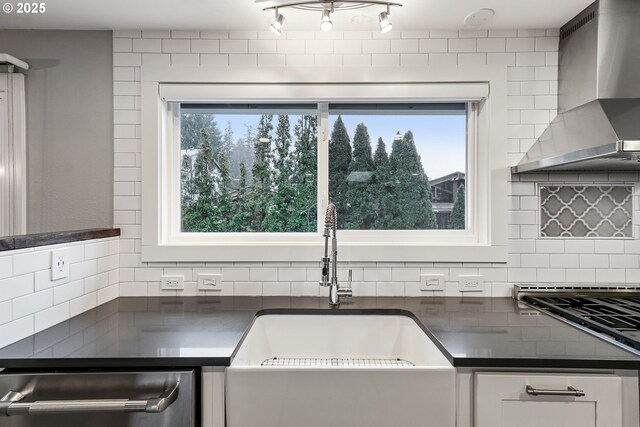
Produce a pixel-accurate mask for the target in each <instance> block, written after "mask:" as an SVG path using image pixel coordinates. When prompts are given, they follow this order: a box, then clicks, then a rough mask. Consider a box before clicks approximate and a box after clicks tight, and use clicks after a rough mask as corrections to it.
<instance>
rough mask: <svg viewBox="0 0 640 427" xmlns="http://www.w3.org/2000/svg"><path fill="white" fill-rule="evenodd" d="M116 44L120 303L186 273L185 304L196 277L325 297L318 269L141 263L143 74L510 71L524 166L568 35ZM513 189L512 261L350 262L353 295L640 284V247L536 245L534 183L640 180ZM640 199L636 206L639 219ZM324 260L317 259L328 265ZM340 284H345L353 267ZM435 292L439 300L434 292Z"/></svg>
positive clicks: (551, 97)
mask: <svg viewBox="0 0 640 427" xmlns="http://www.w3.org/2000/svg"><path fill="white" fill-rule="evenodd" d="M113 46H114V58H113V59H114V69H113V75H114V106H115V110H114V135H115V142H114V145H115V154H114V164H115V169H114V181H115V182H114V222H115V226H116V227H120V228H121V230H122V236H121V241H120V251H121V254H120V267H121V269H120V280H121V283H120V295H121V296H127V295H158V294H162V295H171V294H175V293H176V292H177V291H168V292H167V291H162V292H161V291H160V289H159V281H160V276H161V275H162V274H182V275H184V276H185V281H186V289H185V291H184V292H180V294H183V295H196V294H198V291H197V290H196V283H195V280H197V274H198V272H221V273H222V274H223V282H224V284H223V290H222V292H221V294H223V295H325V294H326V290H323V289H319V287H318V286H317V281H318V280H319V278H320V270H319V265H318V264H317V263H299V262H285V263H240V262H238V263H216V262H215V260H211V262H207V263H142V262H140V218H141V215H140V191H141V186H140V175H141V172H140V161H141V155H140V153H141V150H140V82H139V80H140V66H141V65H149V64H161V65H192V66H193V65H195V66H198V65H207V66H211V65H216V66H220V67H234V66H242V67H268V66H278V67H282V66H295V67H300V66H315V65H318V66H344V67H350V66H358V67H376V66H406V67H412V66H427V65H432V64H443V63H447V64H460V65H471V66H472V65H473V64H505V65H507V66H508V90H509V92H508V94H509V126H508V132H509V133H508V136H509V143H508V147H509V148H508V150H509V153H508V155H509V161H510V164H515V163H517V161H518V160H519V159H520V158H521V156H522V154H523V153H524V152H525V151H526V150H527V149H528V148H529V147H530V146H531V145H532V144H533V142H534V141H535V138H536V137H537V136H538V135H539V134H540V133H541V132H542V131H543V130H544V128H545V127H546V126H547V124H548V123H549V121H550V120H551V119H552V118H553V117H554V116H555V114H556V108H557V103H556V94H557V64H558V52H557V48H558V31H557V30H500V31H485V30H479V31H460V32H458V31H409V32H391V33H389V34H386V35H380V34H378V33H377V32H340V31H332V32H329V33H322V32H311V31H310V32H285V33H284V34H283V36H282V37H280V38H278V37H276V36H275V35H273V34H272V33H270V32H269V31H237V32H212V31H202V32H192V31H189V32H184V31H152V32H147V31H142V32H141V31H116V32H114V39H113ZM512 180H513V182H512V184H511V185H510V190H509V191H510V193H509V201H510V208H509V209H510V220H509V225H508V228H509V252H510V255H509V262H508V263H507V264H490V263H486V264H484V263H481V264H477V263H433V262H429V260H424V262H422V263H351V264H349V266H348V267H349V268H353V270H354V272H353V279H354V282H355V283H354V293H355V295H360V296H365V295H400V296H418V295H422V294H421V293H420V291H419V290H418V285H419V277H420V274H421V273H428V272H438V273H443V274H444V275H445V280H446V290H445V292H443V293H438V294H439V295H459V292H458V287H457V280H458V276H459V275H460V274H477V273H480V274H483V275H484V276H485V281H486V289H485V291H484V292H482V293H473V294H472V295H473V296H508V295H509V291H510V289H511V286H512V284H513V283H521V282H533V283H551V282H564V281H571V282H580V283H591V282H601V283H602V282H607V283H624V282H638V281H640V274H639V273H640V270H639V269H638V259H639V258H638V254H639V253H640V244H639V243H638V242H637V241H636V240H627V241H622V240H595V239H587V240H564V239H558V240H549V239H546V240H544V239H538V238H537V235H538V231H537V227H538V226H537V221H538V219H537V214H536V212H537V209H538V208H537V204H538V201H537V196H536V188H537V187H536V181H540V182H610V181H624V182H637V181H638V175H637V174H617V175H616V174H606V173H604V174H581V175H578V174H551V175H549V174H542V175H529V176H514V177H513V178H512ZM638 205H639V203H638V196H635V197H634V209H635V211H636V216H637V211H638ZM636 227H637V226H636ZM319 258H320V254H318V259H319ZM343 267H345V268H343V269H341V270H340V272H339V273H340V277H341V278H342V279H346V267H347V266H346V265H343ZM430 294H431V293H430Z"/></svg>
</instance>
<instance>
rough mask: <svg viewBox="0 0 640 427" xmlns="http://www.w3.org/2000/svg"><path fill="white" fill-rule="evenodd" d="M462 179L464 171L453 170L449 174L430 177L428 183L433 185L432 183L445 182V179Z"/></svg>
mask: <svg viewBox="0 0 640 427" xmlns="http://www.w3.org/2000/svg"><path fill="white" fill-rule="evenodd" d="M463 179H465V173H464V172H454V173H450V174H449V175H445V176H441V177H440V178H435V179H432V180H430V184H431V185H432V186H434V185H438V184H442V183H443V182H447V181H457V180H463Z"/></svg>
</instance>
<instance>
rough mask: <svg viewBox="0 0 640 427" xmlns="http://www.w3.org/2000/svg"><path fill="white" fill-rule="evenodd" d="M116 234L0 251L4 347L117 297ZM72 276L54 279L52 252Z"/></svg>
mask: <svg viewBox="0 0 640 427" xmlns="http://www.w3.org/2000/svg"><path fill="white" fill-rule="evenodd" d="M118 241H119V238H118V237H109V238H106V239H96V240H85V241H80V242H73V243H62V244H58V245H49V246H39V247H36V248H29V249H18V250H12V251H3V252H0V348H2V347H4V346H6V345H9V344H11V343H13V342H15V341H18V340H21V339H22V338H25V337H28V336H29V335H31V334H33V333H35V332H40V331H42V330H43V329H46V328H48V327H50V326H53V325H55V324H57V323H60V322H62V321H64V320H67V319H69V318H70V317H73V316H76V315H78V314H80V313H83V312H85V311H87V310H90V309H92V308H94V307H96V306H97V305H99V304H103V303H105V302H107V301H110V300H112V299H114V298H117V297H118V280H119V278H118V276H119V271H118V264H119V255H118V246H119V244H118ZM56 248H69V277H67V278H64V279H59V280H55V281H51V270H50V269H51V250H52V249H56Z"/></svg>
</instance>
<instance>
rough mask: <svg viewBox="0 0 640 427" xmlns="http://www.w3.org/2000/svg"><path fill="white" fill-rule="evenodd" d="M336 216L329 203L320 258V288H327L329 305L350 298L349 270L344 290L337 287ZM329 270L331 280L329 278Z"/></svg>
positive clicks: (332, 205)
mask: <svg viewBox="0 0 640 427" xmlns="http://www.w3.org/2000/svg"><path fill="white" fill-rule="evenodd" d="M337 223H338V214H337V212H336V205H334V204H333V203H329V206H327V211H326V213H325V216H324V233H323V234H322V235H323V236H324V257H322V280H321V281H320V285H321V286H325V287H327V286H328V287H329V304H331V305H338V304H340V297H350V296H352V295H353V293H352V291H351V270H349V282H348V286H347V288H346V289H340V286H339V285H338V240H337V238H336V228H337ZM330 237H331V258H329V238H330ZM329 269H331V278H329Z"/></svg>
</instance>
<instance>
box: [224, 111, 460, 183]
mask: <svg viewBox="0 0 640 427" xmlns="http://www.w3.org/2000/svg"><path fill="white" fill-rule="evenodd" d="M336 118H337V116H334V115H331V116H329V131H330V132H331V129H333V123H334V122H335V120H336ZM216 120H217V122H218V125H219V127H220V129H221V130H224V129H225V128H226V126H227V121H230V122H231V127H232V129H233V132H234V139H238V138H240V137H242V136H244V134H245V126H244V125H245V124H246V125H251V126H253V127H254V128H257V126H258V121H259V120H260V115H254V114H217V115H216ZM342 120H343V121H344V123H345V126H346V128H347V132H348V133H349V137H350V138H351V139H353V134H354V132H355V128H356V126H357V125H358V123H364V124H365V125H366V126H367V129H368V131H369V136H370V138H371V146H372V150H375V147H376V144H377V142H378V138H379V137H382V139H383V141H384V143H385V145H386V147H387V153H390V152H391V145H392V144H393V137H394V136H395V134H396V132H398V131H400V133H401V134H404V133H405V132H406V131H408V130H411V131H412V132H413V136H414V140H415V143H416V148H417V149H418V154H420V158H421V160H422V165H423V167H424V170H425V172H426V173H427V175H428V176H429V178H430V179H434V178H439V177H441V176H444V175H447V174H449V173H452V172H457V171H462V172H464V171H465V170H466V155H465V150H466V148H465V145H466V124H465V120H466V117H465V115H463V114H461V115H399V116H393V115H343V116H342ZM290 121H291V131H292V132H293V126H294V125H295V123H296V121H297V117H296V116H290ZM275 126H276V120H275V119H274V128H275Z"/></svg>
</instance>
